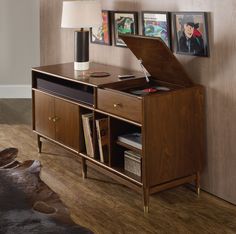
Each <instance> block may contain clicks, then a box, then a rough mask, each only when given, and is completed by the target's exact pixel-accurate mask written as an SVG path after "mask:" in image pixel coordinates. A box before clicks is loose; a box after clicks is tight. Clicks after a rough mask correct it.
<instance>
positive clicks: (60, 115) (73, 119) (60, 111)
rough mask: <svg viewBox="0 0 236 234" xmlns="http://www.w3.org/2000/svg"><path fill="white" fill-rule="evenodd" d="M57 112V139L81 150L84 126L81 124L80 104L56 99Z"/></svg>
mask: <svg viewBox="0 0 236 234" xmlns="http://www.w3.org/2000/svg"><path fill="white" fill-rule="evenodd" d="M55 113H56V117H55V118H56V120H55V121H56V122H55V131H56V138H55V140H56V141H58V142H60V143H62V144H65V145H67V146H68V147H70V148H72V149H75V150H77V151H79V139H82V137H81V136H79V134H81V133H82V128H81V126H80V124H79V107H78V105H75V104H72V103H68V102H66V101H62V100H59V99H55Z"/></svg>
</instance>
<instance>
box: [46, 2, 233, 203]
mask: <svg viewBox="0 0 236 234" xmlns="http://www.w3.org/2000/svg"><path fill="white" fill-rule="evenodd" d="M102 3H103V8H104V9H108V10H137V11H141V10H159V11H206V12H209V13H210V14H209V35H210V57H209V58H200V57H190V56H177V57H178V58H179V60H180V61H181V63H182V64H183V65H184V67H185V68H186V70H187V71H188V73H189V75H190V77H192V79H193V80H194V81H195V82H196V83H201V84H203V85H205V87H206V106H207V108H206V116H207V121H206V125H207V161H206V167H205V170H204V173H203V177H202V186H203V188H204V189H205V190H207V191H209V192H211V193H213V194H215V195H217V196H219V197H222V198H223V199H225V200H228V201H230V202H232V203H235V204H236V185H235V181H236V170H235V169H236V140H235V139H236V124H235V120H236V30H234V29H235V17H236V1H235V0H224V1H220V0H215V1H212V0H175V1H173V0H165V1H156V0H129V1H124V0H123V1H119V0H102ZM60 15H61V0H50V1H48V0H41V16H42V17H41V52H42V54H41V62H42V64H52V63H59V62H66V61H73V32H72V31H70V30H65V29H63V30H62V29H60ZM90 52H91V55H90V58H91V60H94V61H99V62H102V63H107V64H114V65H118V66H123V67H131V68H134V69H138V66H137V62H136V60H135V59H134V56H133V55H132V54H131V53H130V52H129V50H128V49H124V48H118V47H114V46H112V47H107V46H101V45H94V44H93V45H91V51H90Z"/></svg>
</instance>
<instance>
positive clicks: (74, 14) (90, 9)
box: [61, 0, 102, 71]
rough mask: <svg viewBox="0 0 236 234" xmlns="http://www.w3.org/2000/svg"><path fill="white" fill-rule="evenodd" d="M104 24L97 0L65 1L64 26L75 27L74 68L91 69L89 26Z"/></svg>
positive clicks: (62, 24) (63, 8)
mask: <svg viewBox="0 0 236 234" xmlns="http://www.w3.org/2000/svg"><path fill="white" fill-rule="evenodd" d="M100 25H102V9H101V3H100V2H99V1H97V0H78V1H64V2H63V7H62V20H61V27H62V28H74V29H76V31H75V60H74V70H78V71H84V70H88V69H89V28H92V27H98V26H100Z"/></svg>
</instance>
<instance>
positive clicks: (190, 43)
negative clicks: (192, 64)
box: [171, 12, 209, 57]
mask: <svg viewBox="0 0 236 234" xmlns="http://www.w3.org/2000/svg"><path fill="white" fill-rule="evenodd" d="M171 16H172V17H171V18H172V28H173V37H174V47H175V52H176V53H177V54H184V55H192V56H201V57H209V39H208V25H207V13H206V12H172V14H171Z"/></svg>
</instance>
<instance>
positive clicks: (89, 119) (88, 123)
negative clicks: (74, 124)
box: [82, 113, 94, 157]
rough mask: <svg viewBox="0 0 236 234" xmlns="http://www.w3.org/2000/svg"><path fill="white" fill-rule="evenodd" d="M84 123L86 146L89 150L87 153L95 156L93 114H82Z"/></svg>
mask: <svg viewBox="0 0 236 234" xmlns="http://www.w3.org/2000/svg"><path fill="white" fill-rule="evenodd" d="M82 123H83V130H84V140H85V147H86V151H87V155H88V156H90V157H94V150H93V134H92V129H93V114H92V113H89V114H83V115H82Z"/></svg>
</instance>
